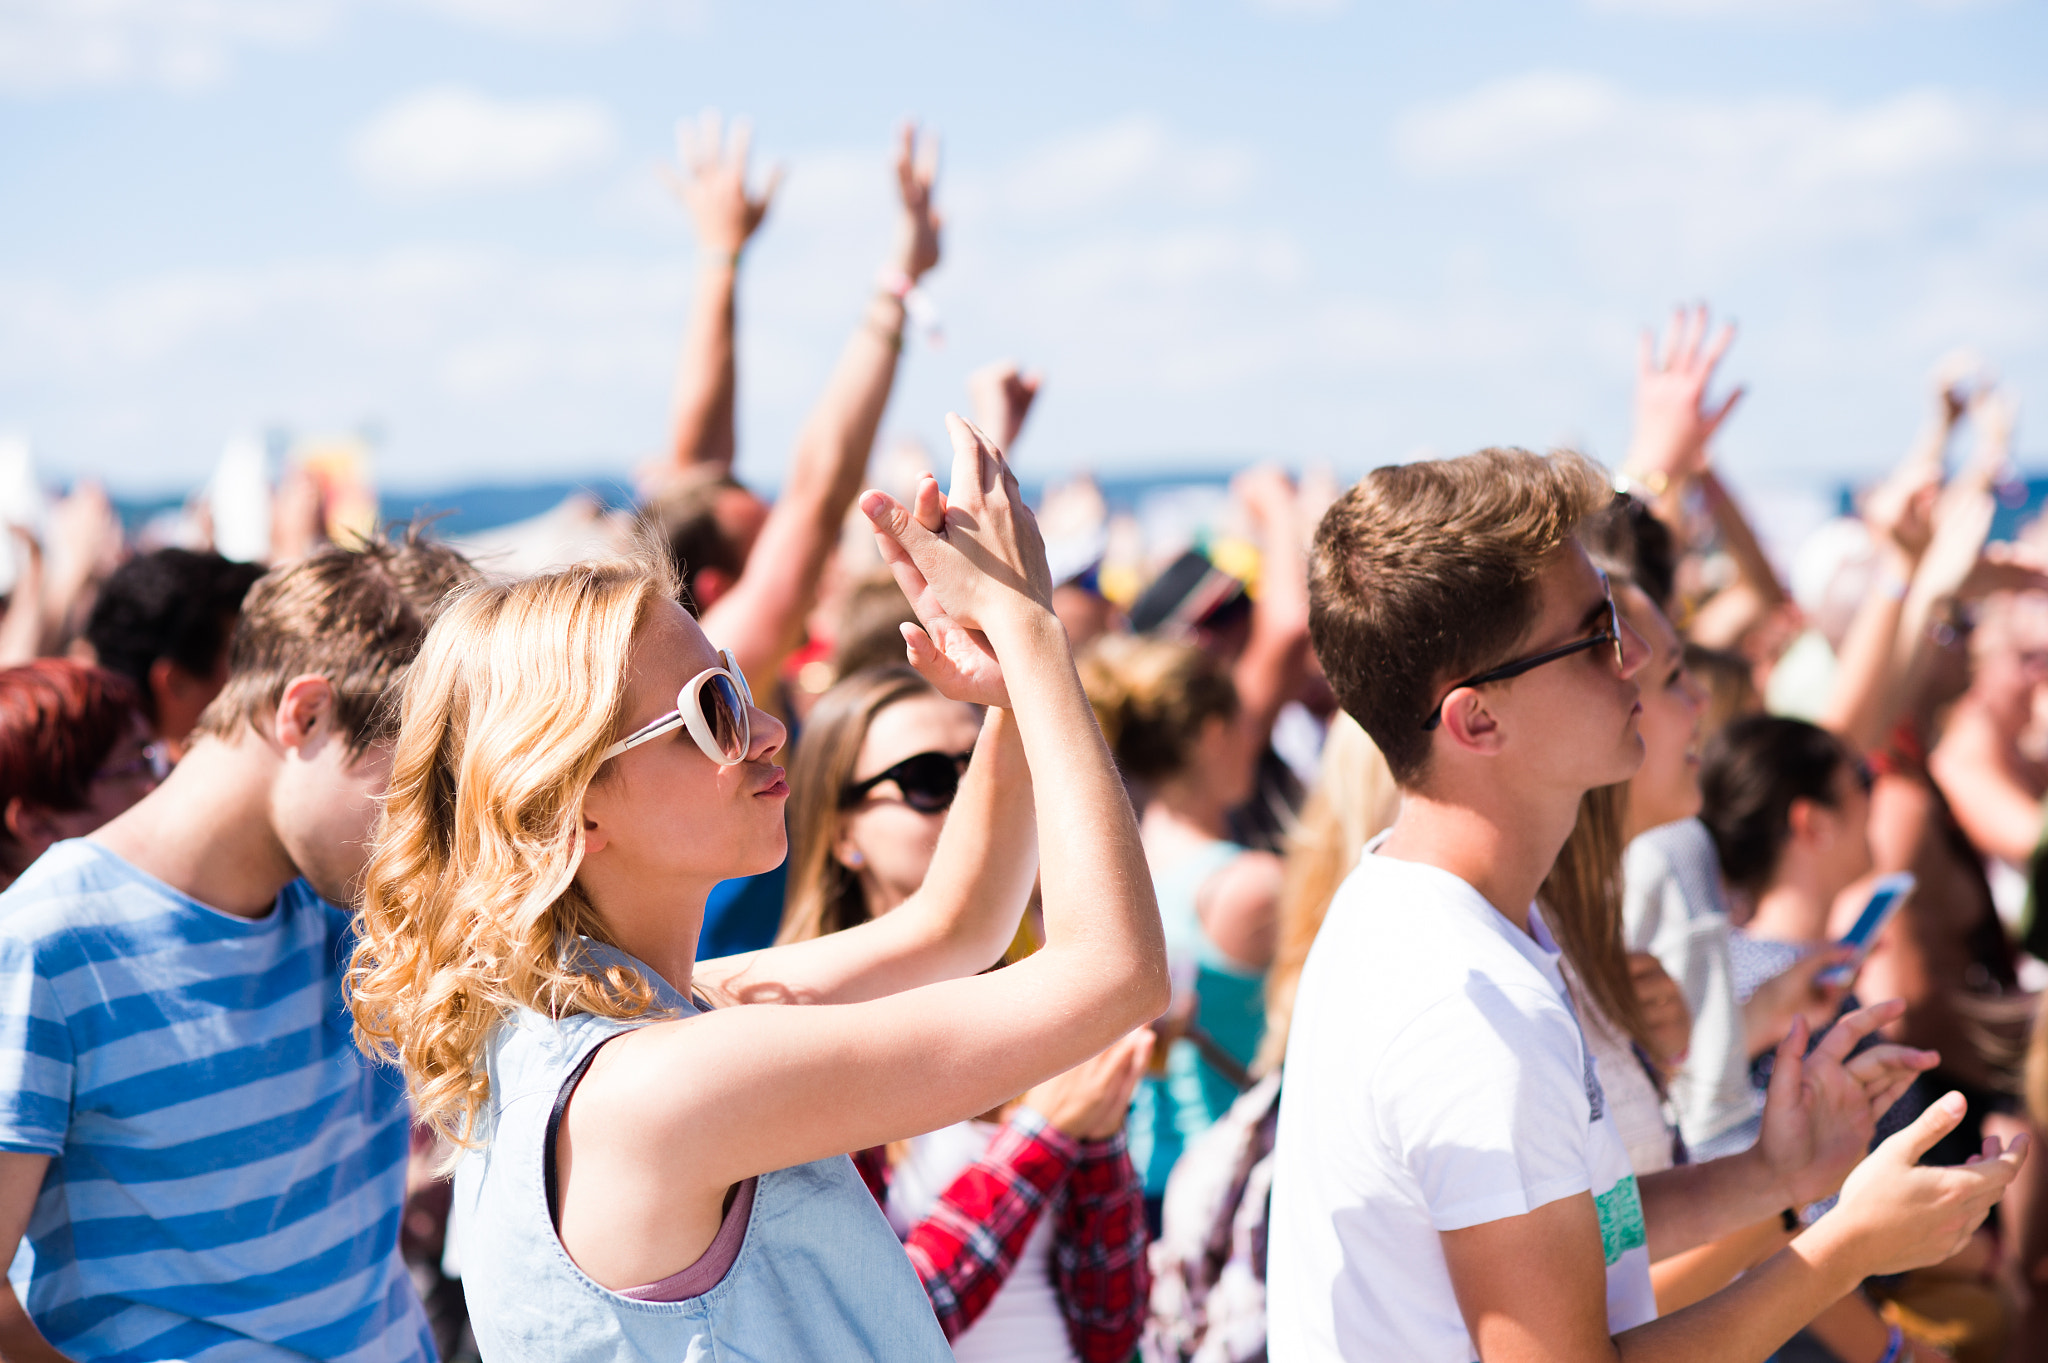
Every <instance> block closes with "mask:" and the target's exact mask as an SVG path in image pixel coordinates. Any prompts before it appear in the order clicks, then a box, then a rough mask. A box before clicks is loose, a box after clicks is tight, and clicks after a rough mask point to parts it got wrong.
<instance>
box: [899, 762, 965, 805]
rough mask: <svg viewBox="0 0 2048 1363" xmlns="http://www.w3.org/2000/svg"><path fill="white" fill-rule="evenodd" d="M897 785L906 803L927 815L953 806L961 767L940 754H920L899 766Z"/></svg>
mask: <svg viewBox="0 0 2048 1363" xmlns="http://www.w3.org/2000/svg"><path fill="white" fill-rule="evenodd" d="M896 788H897V789H898V790H901V791H902V792H903V803H904V804H907V805H909V806H910V807H911V808H912V809H915V810H917V811H919V812H920V813H924V814H936V813H938V812H939V811H940V810H942V809H950V808H951V807H952V804H953V797H954V796H955V795H958V794H959V793H960V769H959V768H958V767H956V766H954V765H953V759H952V758H950V757H946V756H944V755H942V754H939V753H919V754H918V755H917V756H916V757H913V758H910V759H908V760H906V761H904V762H901V763H899V764H898V765H897V767H896Z"/></svg>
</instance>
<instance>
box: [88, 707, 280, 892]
mask: <svg viewBox="0 0 2048 1363" xmlns="http://www.w3.org/2000/svg"><path fill="white" fill-rule="evenodd" d="M276 766H277V755H276V754H275V753H274V752H273V751H272V750H271V749H270V748H269V747H268V746H267V745H266V744H264V743H263V741H262V740H261V739H260V738H259V737H258V736H257V735H255V734H243V735H239V736H238V737H237V738H236V739H235V740H234V741H233V742H227V741H223V740H221V739H218V738H202V739H200V740H198V741H197V742H195V743H194V744H193V745H192V746H191V748H190V749H189V750H188V751H187V752H186V754H185V758H184V760H183V761H181V762H179V763H178V765H177V766H176V767H174V768H172V770H171V774H170V775H169V776H168V777H166V778H165V780H164V783H163V784H162V785H161V786H158V787H157V788H156V789H155V790H154V791H152V792H151V793H150V794H149V795H148V796H147V797H145V798H144V799H143V800H142V801H141V803H139V804H137V805H136V806H135V807H134V808H133V809H130V810H129V811H128V812H127V813H125V814H123V815H121V816H120V817H119V818H117V819H115V820H114V821H113V822H111V823H109V824H107V825H106V826H105V827H103V828H101V829H100V830H99V831H98V832H96V833H94V834H93V835H92V838H93V841H95V842H97V843H99V844H100V845H101V846H103V847H105V848H107V850H109V851H111V852H113V853H114V854H115V855H117V856H119V857H121V858H122V859H123V860H125V861H126V862H128V863H129V864H130V865H132V866H134V867H135V868H136V869H137V870H139V871H143V872H145V873H147V874H149V875H152V876H155V877H156V878H157V879H158V880H161V881H163V882H164V883H165V884H166V885H169V886H170V887H171V888H172V889H174V890H177V891H179V892H180V893H182V894H186V895H190V896H191V897H192V898H194V899H196V900H198V901H199V902H200V903H202V904H204V905H206V906H207V907H209V908H214V909H219V910H220V911H221V912H222V913H231V914H235V915H237V916H238V917H242V918H261V917H262V916H263V915H264V914H266V913H268V912H270V908H271V905H272V904H274V903H275V902H276V900H277V896H278V892H279V891H280V890H282V889H284V887H285V886H287V885H289V884H291V882H292V881H294V880H296V879H298V875H299V868H298V867H297V866H296V865H294V864H293V863H292V859H291V857H290V855H289V854H288V853H287V852H286V851H285V849H284V844H283V843H282V842H281V841H280V840H279V839H278V836H277V830H276V828H275V826H274V825H273V823H272V820H271V808H270V784H271V778H272V776H273V775H274V773H275V771H276Z"/></svg>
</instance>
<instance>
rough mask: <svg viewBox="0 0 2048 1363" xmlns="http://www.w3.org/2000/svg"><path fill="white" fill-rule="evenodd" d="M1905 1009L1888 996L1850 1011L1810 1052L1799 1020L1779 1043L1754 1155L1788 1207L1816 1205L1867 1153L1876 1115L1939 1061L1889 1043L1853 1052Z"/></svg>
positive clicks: (1926, 1053) (1928, 1053)
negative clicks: (1781, 1193) (1776, 1186)
mask: <svg viewBox="0 0 2048 1363" xmlns="http://www.w3.org/2000/svg"><path fill="white" fill-rule="evenodd" d="M1905 1011H1906V1005H1905V1004H1904V1002H1902V1001H1900V1000H1898V999H1891V1000H1888V1001H1886V1002H1884V1003H1878V1004H1872V1005H1871V1006H1870V1007H1868V1008H1859V1009H1857V1010H1856V1011H1855V1012H1853V1013H1848V1014H1845V1015H1844V1016H1843V1017H1842V1018H1840V1019H1839V1020H1838V1021H1837V1022H1836V1023H1835V1024H1834V1026H1832V1027H1830V1028H1829V1029H1828V1032H1827V1035H1826V1036H1824V1037H1822V1038H1821V1040H1820V1044H1819V1045H1817V1046H1815V1047H1814V1048H1813V1053H1812V1054H1811V1055H1807V1054H1805V1051H1806V1041H1807V1036H1808V1032H1807V1028H1806V1021H1805V1019H1804V1018H1801V1019H1799V1020H1797V1021H1795V1022H1794V1023H1793V1024H1792V1030H1791V1031H1790V1032H1789V1033H1788V1034H1787V1035H1786V1037H1785V1040H1784V1041H1783V1042H1782V1043H1780V1044H1779V1046H1778V1055H1777V1062H1776V1067H1775V1069H1774V1070H1773V1071H1772V1073H1771V1086H1770V1089H1769V1091H1768V1092H1767V1093H1766V1095H1765V1099H1764V1117H1763V1131H1762V1133H1761V1135H1759V1137H1758V1138H1757V1144H1756V1154H1757V1156H1758V1157H1759V1158H1761V1159H1762V1160H1763V1161H1764V1163H1765V1165H1766V1166H1767V1167H1768V1169H1769V1171H1770V1173H1771V1175H1772V1177H1773V1179H1774V1180H1775V1181H1776V1183H1777V1185H1778V1186H1779V1187H1780V1188H1782V1189H1783V1190H1784V1200H1785V1203H1786V1205H1787V1206H1804V1205H1805V1204H1807V1203H1809V1202H1818V1201H1819V1200H1820V1199H1822V1198H1824V1197H1826V1196H1828V1195H1829V1194H1831V1193H1833V1192H1834V1191H1835V1190H1836V1189H1838V1188H1840V1187H1841V1186H1842V1180H1843V1179H1844V1178H1846V1177H1847V1176H1848V1174H1849V1171H1850V1170H1851V1169H1854V1168H1855V1167H1856V1165H1857V1163H1858V1162H1859V1161H1861V1160H1862V1158H1863V1156H1864V1153H1865V1152H1866V1151H1868V1150H1869V1148H1870V1139H1871V1136H1872V1135H1873V1134H1874V1133H1875V1132H1876V1130H1877V1119H1878V1118H1879V1117H1880V1116H1882V1115H1883V1114H1884V1112H1885V1111H1886V1109H1888V1108H1890V1107H1891V1105H1892V1104H1893V1103H1896V1102H1897V1101H1898V1100H1899V1098H1900V1096H1901V1095H1903V1094H1904V1093H1905V1091H1906V1089H1907V1088H1908V1087H1909V1086H1910V1085H1911V1084H1912V1082H1913V1080H1914V1078H1915V1077H1917V1076H1918V1075H1919V1074H1921V1073H1922V1072H1924V1071H1926V1070H1930V1069H1933V1068H1934V1066H1935V1065H1936V1064H1938V1063H1940V1059H1941V1057H1940V1056H1939V1055H1937V1054H1936V1053H1934V1052H1933V1051H1922V1050H1915V1049H1914V1048H1912V1047H1910V1046H1897V1045H1892V1044H1889V1043H1882V1044H1879V1045H1876V1046H1871V1047H1869V1048H1868V1049H1866V1050H1864V1051H1863V1052H1862V1053H1861V1054H1859V1055H1856V1056H1854V1057H1852V1056H1851V1055H1850V1052H1851V1051H1852V1050H1854V1049H1855V1048H1856V1046H1857V1044H1858V1043H1859V1042H1861V1041H1862V1040H1863V1039H1864V1038H1865V1037H1867V1036H1869V1035H1870V1034H1871V1033H1872V1032H1874V1031H1876V1030H1877V1029H1878V1028H1879V1027H1882V1026H1884V1025H1886V1024H1887V1023H1890V1022H1893V1021H1896V1020H1897V1019H1898V1018H1899V1017H1900V1016H1902V1015H1903V1014H1904V1013H1905Z"/></svg>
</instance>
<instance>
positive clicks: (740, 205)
mask: <svg viewBox="0 0 2048 1363" xmlns="http://www.w3.org/2000/svg"><path fill="white" fill-rule="evenodd" d="M752 141H753V129H752V127H751V126H749V124H748V123H747V121H746V120H745V119H743V118H736V119H734V120H733V121H732V135H731V140H730V141H728V140H727V139H726V137H725V135H724V128H723V124H722V122H721V120H720V118H719V115H718V111H717V110H716V109H706V110H705V111H704V112H703V113H702V114H701V115H699V116H698V117H697V118H695V119H688V118H685V119H681V120H679V121H678V122H677V123H676V157H677V160H678V161H679V162H680V164H681V166H682V173H680V174H678V173H677V172H675V171H673V170H671V171H670V172H669V173H668V175H669V182H670V184H671V185H672V186H673V187H674V188H675V192H676V195H677V197H678V198H680V199H681V200H682V201H683V206H684V207H686V208H688V209H689V210H690V218H691V220H692V221H694V222H695V223H696V225H697V240H698V242H699V243H700V244H701V245H702V246H703V248H704V250H705V251H706V252H707V253H710V254H712V255H717V256H724V257H727V258H737V257H738V256H739V253H740V249H741V248H742V247H744V246H745V245H746V244H747V239H748V238H749V237H751V236H753V235H754V230H755V229H756V228H758V227H759V226H760V225H761V219H762V218H764V217H766V216H767V214H768V205H769V203H770V201H772V200H773V199H774V198H775V190H776V187H777V186H778V185H780V184H781V183H782V169H781V167H779V166H777V167H775V168H773V169H771V170H770V171H769V172H768V180H767V183H765V184H763V185H762V186H761V192H760V193H758V194H750V193H748V192H747V148H748V146H749V145H750V144H751V143H752Z"/></svg>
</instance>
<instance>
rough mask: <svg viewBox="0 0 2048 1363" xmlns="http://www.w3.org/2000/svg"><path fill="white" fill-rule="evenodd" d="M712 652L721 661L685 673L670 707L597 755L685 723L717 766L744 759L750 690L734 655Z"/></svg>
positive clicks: (749, 741)
mask: <svg viewBox="0 0 2048 1363" xmlns="http://www.w3.org/2000/svg"><path fill="white" fill-rule="evenodd" d="M718 656H719V658H720V660H721V661H722V662H723V663H724V666H723V667H707V668H705V669H704V670H703V671H702V672H699V673H698V674H697V675H696V676H694V677H692V678H690V680H689V681H688V682H686V683H684V685H683V689H682V690H681V691H678V692H677V693H676V708H675V709H673V710H671V711H669V712H668V713H667V714H665V715H663V716H662V717H661V718H659V719H657V720H653V721H651V722H649V723H647V724H643V725H641V726H640V727H639V728H637V729H635V730H634V731H633V732H632V733H630V734H627V735H626V736H625V737H624V738H622V739H620V740H619V741H618V742H616V743H614V744H612V745H611V746H610V747H609V748H606V749H605V750H604V756H602V757H600V758H598V761H600V762H609V761H610V760H611V759H612V758H614V757H617V756H618V755H619V754H620V753H622V752H626V751H628V750H630V749H633V748H637V747H639V746H640V745H641V744H642V743H652V742H653V741H654V740H655V739H657V738H660V737H661V736H662V735H663V734H666V733H672V732H674V731H675V730H677V729H679V728H684V727H688V729H689V731H690V737H692V738H694V739H696V740H697V746H698V747H699V748H702V749H703V750H704V755H705V756H706V757H708V758H710V759H711V760H712V761H713V762H716V763H717V764H718V765H719V766H721V767H729V766H732V765H733V764H734V763H736V762H741V761H744V760H745V759H746V756H747V749H748V748H749V747H750V746H752V744H753V727H752V725H750V724H749V723H748V722H747V714H748V711H749V710H750V709H751V708H752V706H753V704H754V693H753V692H752V691H751V690H749V689H748V687H747V674H746V673H744V672H742V671H741V670H740V660H739V659H738V658H735V657H733V656H732V650H731V649H729V648H721V649H719V650H718Z"/></svg>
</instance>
